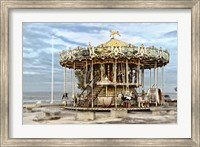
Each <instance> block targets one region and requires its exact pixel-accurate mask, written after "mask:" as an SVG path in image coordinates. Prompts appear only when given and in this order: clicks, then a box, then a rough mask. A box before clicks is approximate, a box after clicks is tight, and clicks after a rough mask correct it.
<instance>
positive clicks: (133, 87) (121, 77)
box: [60, 30, 170, 108]
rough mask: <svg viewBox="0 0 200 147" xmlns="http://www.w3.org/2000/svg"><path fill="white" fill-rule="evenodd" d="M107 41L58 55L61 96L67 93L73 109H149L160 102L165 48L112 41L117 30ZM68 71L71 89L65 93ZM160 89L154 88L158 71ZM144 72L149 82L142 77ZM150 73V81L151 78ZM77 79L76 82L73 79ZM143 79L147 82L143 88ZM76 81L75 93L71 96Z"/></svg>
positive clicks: (156, 86)
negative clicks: (61, 82)
mask: <svg viewBox="0 0 200 147" xmlns="http://www.w3.org/2000/svg"><path fill="white" fill-rule="evenodd" d="M110 32H111V35H110V40H109V41H107V42H105V43H102V44H100V45H98V46H92V43H88V47H86V48H85V47H79V46H78V47H77V48H74V49H69V50H63V51H61V52H60V65H61V66H62V67H63V68H64V95H66V93H69V92H70V93H71V95H70V96H69V97H71V98H72V99H73V107H82V108H132V107H151V106H158V105H162V104H163V103H164V100H163V95H164V67H165V66H166V65H167V64H168V63H169V57H170V54H169V52H168V50H167V49H165V50H164V49H162V48H156V47H155V46H148V47H145V46H144V45H143V44H141V45H140V46H135V45H134V44H131V43H126V42H124V41H121V40H119V39H116V38H120V34H119V31H112V30H111V31H110ZM67 68H68V69H70V70H71V77H70V79H72V80H71V81H72V83H71V87H72V88H71V90H70V91H66V81H67V79H66V69H67ZM159 68H160V69H161V70H162V71H161V73H162V74H160V76H162V77H161V78H160V79H161V80H160V84H159V85H161V87H158V76H159V75H158V69H159ZM145 70H148V73H149V76H148V77H149V79H147V78H145V74H144V73H147V72H145ZM152 73H153V78H152ZM75 77H76V78H77V79H76V78H75ZM144 80H149V85H148V87H149V88H148V89H147V90H146V91H145V89H144ZM75 81H78V88H79V89H80V90H79V91H80V92H79V93H75V86H76V84H75Z"/></svg>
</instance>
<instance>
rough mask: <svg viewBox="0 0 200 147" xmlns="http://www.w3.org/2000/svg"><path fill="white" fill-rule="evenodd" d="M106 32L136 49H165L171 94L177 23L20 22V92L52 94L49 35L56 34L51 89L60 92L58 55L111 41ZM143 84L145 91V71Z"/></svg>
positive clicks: (166, 86) (147, 74)
mask: <svg viewBox="0 0 200 147" xmlns="http://www.w3.org/2000/svg"><path fill="white" fill-rule="evenodd" d="M109 30H118V31H119V32H120V34H121V37H117V39H120V40H122V41H125V42H127V43H131V44H134V45H136V46H138V45H141V44H144V45H145V46H152V45H154V46H156V47H158V48H159V47H162V48H163V49H166V48H167V49H168V51H169V52H170V62H169V64H168V65H167V66H166V67H165V91H166V92H174V88H175V87H176V86H177V23H23V91H24V92H34V91H35V92H42V91H44V92H50V91H51V45H52V43H51V35H52V34H54V35H55V39H54V57H55V59H54V61H55V62H54V67H55V68H54V90H55V91H57V92H60V91H61V92H62V91H63V71H64V70H63V68H62V67H61V66H60V65H59V55H58V54H59V52H60V51H62V50H68V49H69V48H73V47H77V46H83V47H87V45H88V43H89V42H91V44H92V45H93V46H96V45H99V44H101V43H104V42H106V41H108V40H109V39H110V37H109V36H110V32H109ZM160 73H161V69H160V68H159V74H160ZM152 75H153V73H152ZM70 76H71V71H70V70H67V90H68V91H69V90H70V83H71V78H70ZM152 77H153V76H152ZM159 81H161V76H160V77H159ZM145 85H146V86H145V88H146V89H147V88H148V87H149V71H148V70H147V71H145ZM160 86H161V85H160Z"/></svg>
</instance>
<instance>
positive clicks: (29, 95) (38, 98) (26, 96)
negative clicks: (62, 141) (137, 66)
mask: <svg viewBox="0 0 200 147" xmlns="http://www.w3.org/2000/svg"><path fill="white" fill-rule="evenodd" d="M165 94H166V95H169V96H170V98H172V99H177V93H175V92H166V93H165ZM62 95H63V92H54V93H53V102H54V103H60V102H61V101H62ZM68 97H69V101H72V99H71V93H68ZM50 101H51V92H23V103H26V104H27V103H50Z"/></svg>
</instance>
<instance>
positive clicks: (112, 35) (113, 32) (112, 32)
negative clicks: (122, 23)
mask: <svg viewBox="0 0 200 147" xmlns="http://www.w3.org/2000/svg"><path fill="white" fill-rule="evenodd" d="M110 33H111V34H110V37H112V38H114V36H115V35H119V36H121V35H120V34H119V31H114V30H110Z"/></svg>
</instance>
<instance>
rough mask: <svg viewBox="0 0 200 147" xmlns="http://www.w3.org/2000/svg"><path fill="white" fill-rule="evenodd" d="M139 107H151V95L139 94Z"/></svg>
mask: <svg viewBox="0 0 200 147" xmlns="http://www.w3.org/2000/svg"><path fill="white" fill-rule="evenodd" d="M137 101H138V107H149V97H148V96H145V97H144V98H143V97H141V96H139V97H138V98H137Z"/></svg>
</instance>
